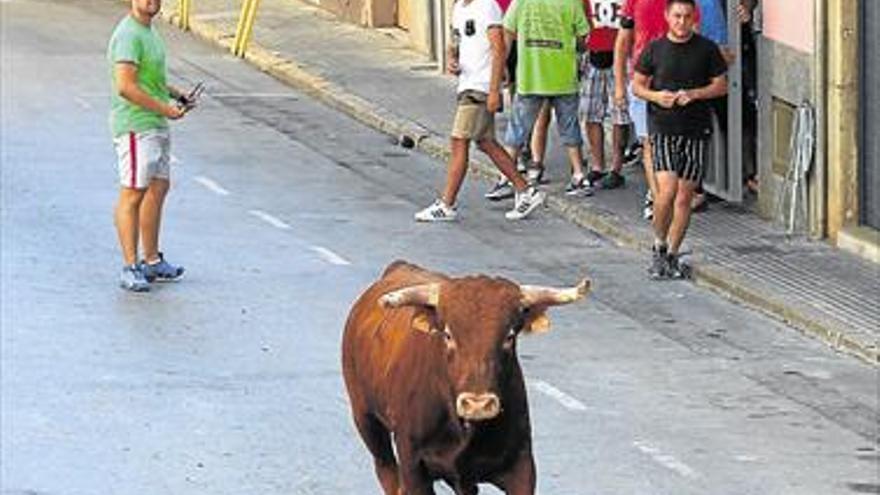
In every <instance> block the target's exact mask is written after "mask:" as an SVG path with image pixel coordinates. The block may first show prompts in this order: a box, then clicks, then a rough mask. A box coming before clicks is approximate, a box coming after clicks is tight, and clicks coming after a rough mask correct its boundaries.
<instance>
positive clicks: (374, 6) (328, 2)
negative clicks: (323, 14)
mask: <svg viewBox="0 0 880 495" xmlns="http://www.w3.org/2000/svg"><path fill="white" fill-rule="evenodd" d="M312 3H314V4H316V5H318V6H320V7H322V8H324V9H327V10H329V11H330V12H333V13H334V14H336V15H338V16H339V18H340V19H343V20H346V21H349V22H354V23H357V24H360V25H362V26H369V27H389V26H394V25H395V24H396V22H397V0H312Z"/></svg>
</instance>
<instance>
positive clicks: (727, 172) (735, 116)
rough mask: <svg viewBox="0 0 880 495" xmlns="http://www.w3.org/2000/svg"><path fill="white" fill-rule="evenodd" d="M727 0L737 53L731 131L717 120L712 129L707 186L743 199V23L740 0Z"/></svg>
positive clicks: (731, 79) (730, 77)
mask: <svg viewBox="0 0 880 495" xmlns="http://www.w3.org/2000/svg"><path fill="white" fill-rule="evenodd" d="M726 1H727V40H728V47H729V48H730V49H731V50H732V51H733V53H734V55H735V56H736V59H735V62H734V63H733V64H732V65H731V66H730V67H729V68H728V72H727V82H728V88H729V89H728V93H727V126H726V127H727V132H726V133H725V132H723V131H722V130H721V126H720V125H719V123H718V122H715V125H714V129H713V131H714V132H713V133H712V146H711V148H710V154H709V164H708V166H707V167H706V178H705V180H704V181H703V187H704V188H705V189H706V190H707V191H709V192H710V193H712V194H714V195H716V196H718V197H720V198H723V199H725V200H727V201H731V202H735V203H739V202H741V201H742V185H743V173H742V170H743V163H742V142H743V128H742V126H743V116H742V115H743V112H742V101H743V99H742V94H743V85H742V55H743V54H742V43H741V33H740V24H739V20H738V18H737V15H736V8H737V6H738V5H739V2H740V0H726Z"/></svg>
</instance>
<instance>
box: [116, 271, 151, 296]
mask: <svg viewBox="0 0 880 495" xmlns="http://www.w3.org/2000/svg"><path fill="white" fill-rule="evenodd" d="M119 286H120V287H122V288H123V289H125V290H128V291H131V292H149V291H150V283H149V282H147V279H146V277H144V272H143V271H141V268H140V266H138V265H128V266H124V267H122V273H121V274H120V275H119Z"/></svg>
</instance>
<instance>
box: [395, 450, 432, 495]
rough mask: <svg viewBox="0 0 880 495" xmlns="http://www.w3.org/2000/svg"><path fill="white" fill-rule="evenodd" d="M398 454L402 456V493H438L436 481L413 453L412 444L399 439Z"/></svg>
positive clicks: (425, 494)
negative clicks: (429, 475)
mask: <svg viewBox="0 0 880 495" xmlns="http://www.w3.org/2000/svg"><path fill="white" fill-rule="evenodd" d="M397 455H398V456H400V495H436V494H435V492H434V482H433V481H431V480H430V479H429V478H428V475H427V473H425V468H424V467H422V465H421V463H420V462H419V461H418V460H417V459H416V457H415V456H414V455H413V449H412V446H411V445H409V444H408V443H407V442H400V441H398V442H397Z"/></svg>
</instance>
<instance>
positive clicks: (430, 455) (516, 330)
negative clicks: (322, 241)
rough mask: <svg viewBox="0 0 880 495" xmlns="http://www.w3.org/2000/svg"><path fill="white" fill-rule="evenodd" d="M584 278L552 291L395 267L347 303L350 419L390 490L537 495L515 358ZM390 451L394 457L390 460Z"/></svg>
mask: <svg viewBox="0 0 880 495" xmlns="http://www.w3.org/2000/svg"><path fill="white" fill-rule="evenodd" d="M588 291H589V281H588V280H584V281H583V282H581V284H579V285H578V286H577V287H574V288H570V289H553V288H543V287H532V286H520V285H518V284H515V283H513V282H511V281H509V280H505V279H503V278H490V277H486V276H482V275H480V276H473V277H463V278H451V277H448V276H445V275H442V274H439V273H434V272H429V271H426V270H424V269H422V268H419V267H418V266H415V265H411V264H409V263H406V262H402V261H397V262H394V263H392V264H391V265H390V266H389V267H388V268H387V269H386V270H385V273H384V274H383V276H382V278H381V279H380V280H379V281H378V282H376V283H374V284H373V285H372V286H371V287H370V288H368V289H367V290H366V292H364V293H363V294H362V295H361V296H360V298H358V300H357V301H356V302H355V304H354V306H353V307H352V309H351V313H350V314H349V317H348V321H347V323H346V326H345V335H344V336H343V341H342V367H343V374H344V376H345V385H346V388H347V389H348V395H349V399H350V401H351V408H352V414H353V416H354V422H355V425H356V426H357V429H358V431H359V432H360V435H361V437H362V438H363V441H364V443H365V444H366V445H367V448H368V449H369V450H370V453H371V454H372V455H373V458H374V462H375V468H376V475H377V476H378V478H379V482H380V483H381V485H382V488H383V489H384V492H385V494H386V495H423V494H433V493H434V490H433V484H434V481H435V480H444V481H445V482H446V483H447V484H448V485H449V486H451V487H452V488H453V489H454V490H455V493H456V494H458V495H474V494H476V493H477V491H478V489H477V483H483V482H486V483H492V484H494V485H495V486H497V487H498V488H500V489H501V490H503V491H504V492H505V493H508V494H515V495H532V494H534V492H535V463H534V460H533V458H532V445H531V426H530V423H529V408H528V404H527V400H526V390H525V385H524V382H523V376H522V370H521V369H520V366H519V361H518V360H517V355H516V343H517V337H518V336H519V334H520V333H522V332H527V333H529V332H541V331H545V330H547V329H548V328H549V320H548V319H547V316H546V315H545V310H546V309H547V308H548V307H550V306H554V305H559V304H567V303H570V302H573V301H576V300H578V299H580V298H582V297H583V296H584V295H586V293H587V292H588ZM395 451H396V456H395Z"/></svg>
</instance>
